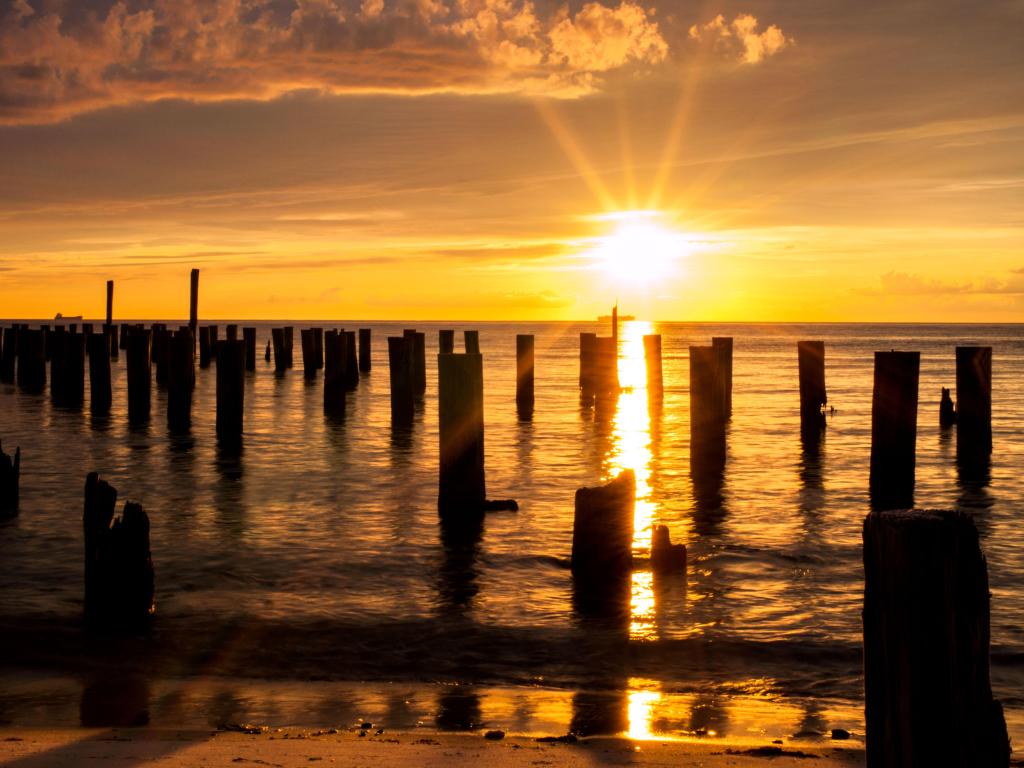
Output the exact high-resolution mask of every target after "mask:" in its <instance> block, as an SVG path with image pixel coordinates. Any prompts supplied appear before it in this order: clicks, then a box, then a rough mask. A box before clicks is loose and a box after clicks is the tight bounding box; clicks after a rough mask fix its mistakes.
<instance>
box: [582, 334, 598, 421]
mask: <svg viewBox="0 0 1024 768" xmlns="http://www.w3.org/2000/svg"><path fill="white" fill-rule="evenodd" d="M596 340H597V334H596V333H581V334H580V400H582V401H583V402H584V403H585V404H586V405H590V403H591V401H592V400H593V399H594V389H595V387H594V347H595V342H596Z"/></svg>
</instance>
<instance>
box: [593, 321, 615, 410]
mask: <svg viewBox="0 0 1024 768" xmlns="http://www.w3.org/2000/svg"><path fill="white" fill-rule="evenodd" d="M591 382H592V386H593V388H594V398H595V399H596V400H597V402H598V403H599V404H603V403H606V402H608V401H611V400H614V398H616V397H617V396H618V394H619V356H618V348H617V347H616V346H615V339H613V338H612V337H611V336H597V337H595V338H594V340H593V341H592V342H591Z"/></svg>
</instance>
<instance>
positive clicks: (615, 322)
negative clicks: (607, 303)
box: [612, 302, 619, 355]
mask: <svg viewBox="0 0 1024 768" xmlns="http://www.w3.org/2000/svg"><path fill="white" fill-rule="evenodd" d="M612 341H613V342H614V344H615V354H616V355H618V354H619V352H618V349H619V303H618V302H615V306H614V307H612Z"/></svg>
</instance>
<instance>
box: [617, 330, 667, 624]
mask: <svg viewBox="0 0 1024 768" xmlns="http://www.w3.org/2000/svg"><path fill="white" fill-rule="evenodd" d="M652 332H653V326H652V324H651V323H649V322H646V321H630V322H625V323H622V324H621V326H620V328H619V360H618V366H619V383H620V384H621V386H622V394H621V395H620V396H619V401H618V405H617V408H616V409H615V418H614V420H613V423H612V447H611V451H610V453H609V456H608V467H607V476H608V478H612V477H614V476H615V475H617V474H618V473H619V472H621V471H622V470H624V469H632V470H633V472H634V473H635V474H636V506H635V508H634V512H633V553H634V554H638V555H646V554H647V553H648V552H649V550H650V542H651V526H652V523H653V520H654V513H655V511H656V504H655V503H654V502H653V501H652V499H651V497H652V489H651V485H650V479H651V459H652V455H651V416H650V412H649V410H648V405H647V366H646V362H645V360H644V336H645V335H646V334H649V333H652ZM654 607H655V606H654V581H653V578H652V576H651V572H650V571H647V570H644V571H634V572H633V583H632V589H631V600H630V626H629V635H630V638H631V639H633V640H657V639H658V628H657V625H656V623H655V617H654Z"/></svg>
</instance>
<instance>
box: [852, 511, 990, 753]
mask: <svg viewBox="0 0 1024 768" xmlns="http://www.w3.org/2000/svg"><path fill="white" fill-rule="evenodd" d="M864 579H865V581H864V611H863V617H864V690H865V706H864V714H865V722H866V726H867V760H868V765H870V766H872V768H926V767H928V768H930V767H931V766H957V767H958V768H996V767H997V766H998V768H1006V766H1008V765H1009V763H1010V746H1009V739H1008V737H1007V732H1006V723H1005V720H1004V718H1003V710H1002V706H1000V704H999V702H998V701H996V700H995V699H993V697H992V687H991V684H990V682H989V586H988V569H987V565H986V562H985V556H984V555H983V554H982V552H981V548H980V546H979V544H978V532H977V529H976V528H975V526H974V522H973V520H972V519H971V517H970V516H968V515H964V514H962V513H960V512H944V511H919V510H914V511H901V512H872V513H871V514H869V515H868V516H867V518H866V519H865V520H864Z"/></svg>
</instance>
